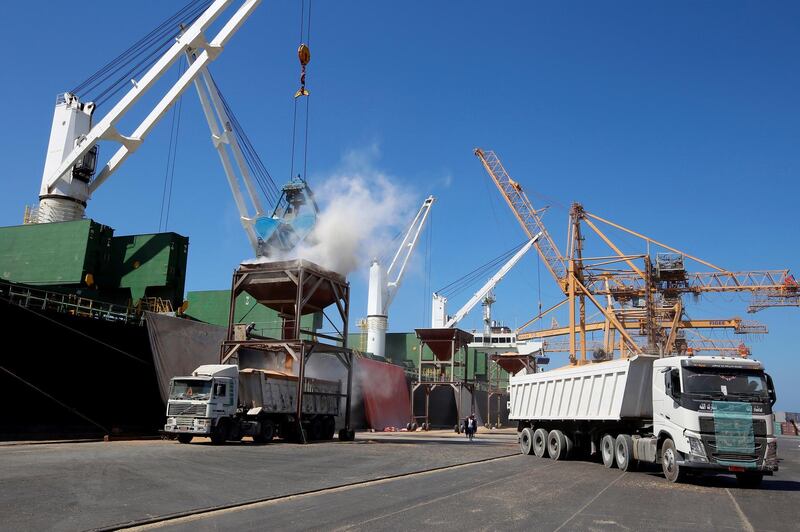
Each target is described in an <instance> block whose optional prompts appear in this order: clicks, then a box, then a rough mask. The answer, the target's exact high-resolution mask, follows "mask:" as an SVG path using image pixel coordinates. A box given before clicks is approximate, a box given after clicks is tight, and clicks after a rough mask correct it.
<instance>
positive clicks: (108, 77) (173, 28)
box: [70, 0, 212, 106]
mask: <svg viewBox="0 0 800 532" xmlns="http://www.w3.org/2000/svg"><path fill="white" fill-rule="evenodd" d="M211 4H212V0H192V1H190V2H189V3H187V4H186V5H184V6H183V7H182V8H181V9H179V10H178V11H177V12H176V13H174V14H173V15H171V16H170V17H167V18H166V19H165V20H164V21H163V22H161V23H160V24H159V25H158V26H156V27H155V28H154V29H153V30H151V31H150V32H149V33H148V34H147V35H145V36H144V37H142V38H141V39H139V40H138V41H137V42H135V43H134V44H133V45H131V46H130V47H129V48H128V49H127V50H125V51H124V52H122V53H121V54H120V55H119V56H117V57H115V58H114V59H112V60H111V61H109V62H108V63H106V64H105V65H103V66H102V67H101V68H100V69H99V70H97V72H95V73H94V74H92V75H91V76H89V77H88V78H86V79H85V80H84V81H82V82H81V83H79V84H78V85H77V86H75V87H74V88H73V89H72V90H70V92H71V93H73V94H76V95H78V96H79V97H80V98H81V99H82V100H86V101H88V100H91V101H94V102H95V104H97V105H98V106H100V105H102V104H103V103H105V102H107V101H108V100H110V99H111V98H113V97H114V96H115V95H116V94H117V93H118V92H119V91H121V90H122V89H123V88H125V87H126V86H128V84H129V82H130V80H131V79H136V78H137V77H138V76H139V75H140V74H142V73H143V72H145V71H146V70H147V69H149V68H150V67H151V66H152V65H153V64H154V63H155V62H156V61H157V60H158V59H159V58H160V57H161V56H162V55H163V53H164V52H165V51H166V49H167V48H168V47H169V46H172V44H174V42H175V38H177V37H178V36H179V35H180V34H181V32H182V31H183V28H184V27H186V26H189V25H191V24H192V23H193V22H194V21H196V20H197V19H198V18H199V17H200V15H202V14H203V12H204V11H205V10H206V9H207V8H208V7H209V6H210V5H211Z"/></svg>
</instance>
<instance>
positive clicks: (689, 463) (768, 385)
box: [509, 355, 778, 487]
mask: <svg viewBox="0 0 800 532" xmlns="http://www.w3.org/2000/svg"><path fill="white" fill-rule="evenodd" d="M509 397H510V400H509V410H510V412H509V419H511V420H515V421H516V422H517V424H518V425H517V426H518V428H517V430H518V433H519V444H520V449H521V451H522V453H523V454H534V455H536V456H538V457H545V456H549V457H550V458H552V459H554V460H563V459H566V458H569V457H572V456H580V455H583V456H597V455H598V454H599V455H600V457H601V458H602V461H603V464H604V465H605V466H606V467H609V468H610V467H614V466H615V465H616V466H617V467H619V468H620V469H622V470H624V471H628V470H631V469H634V468H635V467H636V466H637V464H639V463H653V464H661V468H662V470H663V471H664V476H665V477H666V478H667V480H669V481H670V482H676V481H679V480H680V479H682V478H683V477H684V476H685V475H686V473H687V472H695V473H699V472H704V473H715V472H717V473H718V472H732V473H735V475H736V478H737V480H738V482H739V484H740V485H742V486H746V487H755V486H758V485H759V484H760V483H761V480H762V479H763V477H764V475H772V474H773V472H774V471H777V470H778V459H777V454H776V447H777V445H776V439H775V436H774V432H773V427H774V423H773V421H774V419H773V414H772V406H773V405H774V404H775V398H776V397H775V389H774V386H773V384H772V379H771V378H770V376H769V375H767V374H766V373H764V368H763V366H762V364H761V363H760V362H758V361H755V360H747V359H742V358H732V357H700V356H696V357H695V356H676V357H668V358H659V357H656V356H648V355H639V356H635V357H633V358H628V359H619V360H611V361H606V362H600V363H594V364H587V365H581V366H568V367H565V368H561V369H556V370H552V371H547V372H542V373H530V374H524V373H519V374H517V375H514V376H512V377H511V378H510V383H509Z"/></svg>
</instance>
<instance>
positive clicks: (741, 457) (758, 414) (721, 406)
mask: <svg viewBox="0 0 800 532" xmlns="http://www.w3.org/2000/svg"><path fill="white" fill-rule="evenodd" d="M652 393H653V434H654V436H655V438H656V440H657V453H658V456H659V457H660V459H661V462H662V466H663V469H664V472H665V475H666V476H667V478H668V479H669V480H673V481H674V480H677V477H678V476H682V474H683V473H684V472H685V470H686V469H706V470H719V471H729V472H734V473H736V476H737V478H738V479H739V481H740V483H742V484H751V485H757V484H758V483H760V481H761V478H762V477H763V476H764V474H768V475H771V474H772V472H773V471H777V469H778V463H777V455H776V448H777V444H776V439H775V435H774V423H773V420H774V419H773V415H772V406H773V405H774V404H775V400H776V396H775V388H774V386H773V384H772V379H771V377H770V376H769V375H767V374H766V373H764V367H763V365H762V364H761V363H760V362H758V361H755V360H748V359H742V358H734V357H692V356H679V357H669V358H661V359H658V360H655V361H654V363H653V373H652ZM670 476H672V477H674V478H670Z"/></svg>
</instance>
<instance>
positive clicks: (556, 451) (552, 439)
mask: <svg viewBox="0 0 800 532" xmlns="http://www.w3.org/2000/svg"><path fill="white" fill-rule="evenodd" d="M566 446H567V445H566V442H565V441H564V433H563V432H561V431H560V430H551V431H550V433H549V434H548V435H547V454H549V455H550V458H552V459H553V460H563V459H564V458H566V457H565V454H566V448H565V447H566Z"/></svg>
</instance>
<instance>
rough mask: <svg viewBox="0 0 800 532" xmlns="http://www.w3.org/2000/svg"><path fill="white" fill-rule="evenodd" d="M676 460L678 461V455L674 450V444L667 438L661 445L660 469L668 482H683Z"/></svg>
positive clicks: (681, 472) (682, 475) (682, 473)
mask: <svg viewBox="0 0 800 532" xmlns="http://www.w3.org/2000/svg"><path fill="white" fill-rule="evenodd" d="M678 460H680V454H678V450H677V449H675V442H673V441H672V440H671V439H670V438H667V439H666V440H664V443H663V444H662V445H661V469H662V470H663V471H664V477H666V479H667V480H669V481H670V482H680V481H681V480H683V477H684V472H683V471H682V470H681V466H680V465H678Z"/></svg>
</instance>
